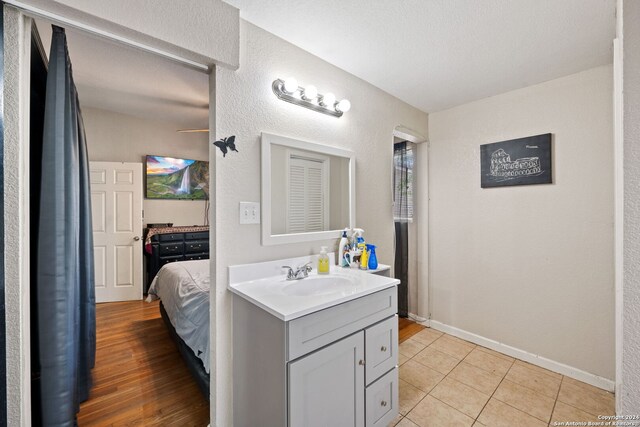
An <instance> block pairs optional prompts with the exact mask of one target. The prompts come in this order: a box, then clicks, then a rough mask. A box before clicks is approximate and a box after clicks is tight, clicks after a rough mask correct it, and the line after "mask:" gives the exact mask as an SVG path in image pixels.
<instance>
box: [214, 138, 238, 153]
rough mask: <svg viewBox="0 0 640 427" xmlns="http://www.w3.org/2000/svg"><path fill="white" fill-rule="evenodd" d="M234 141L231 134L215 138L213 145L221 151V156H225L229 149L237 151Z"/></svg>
mask: <svg viewBox="0 0 640 427" xmlns="http://www.w3.org/2000/svg"><path fill="white" fill-rule="evenodd" d="M235 141H236V136H235V135H231V136H228V137H226V138H222V139H219V140H217V141H216V142H214V143H213V145H215V146H216V147H218V148H219V149H220V151H222V157H227V153H228V152H229V150H231V151H235V152H236V153H239V151H238V150H236V142H235Z"/></svg>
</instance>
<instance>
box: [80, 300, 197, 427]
mask: <svg viewBox="0 0 640 427" xmlns="http://www.w3.org/2000/svg"><path fill="white" fill-rule="evenodd" d="M96 322H97V349H96V366H95V368H94V370H93V388H92V390H91V395H90V398H89V400H88V401H86V402H84V403H83V404H82V405H81V406H80V413H79V414H78V424H79V425H80V426H132V425H141V426H194V427H196V426H200V427H201V426H206V425H207V424H208V423H209V402H208V401H207V400H206V399H205V398H204V397H203V396H202V393H200V390H199V389H198V386H197V384H196V383H195V381H194V380H193V378H192V377H191V374H190V373H189V371H188V370H187V367H186V365H185V363H184V361H183V360H182V358H181V357H180V354H179V353H178V349H177V348H176V346H175V344H174V343H173V341H171V338H170V337H169V333H168V331H167V328H166V326H165V325H164V323H163V321H162V318H161V317H160V308H159V302H158V301H155V302H153V303H151V304H149V303H146V302H143V301H132V302H118V303H104V304H98V305H97V306H96Z"/></svg>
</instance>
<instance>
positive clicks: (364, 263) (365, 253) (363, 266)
mask: <svg viewBox="0 0 640 427" xmlns="http://www.w3.org/2000/svg"><path fill="white" fill-rule="evenodd" d="M368 268H369V245H365V247H364V249H363V250H362V255H361V256H360V270H367V269H368Z"/></svg>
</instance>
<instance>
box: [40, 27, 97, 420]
mask: <svg viewBox="0 0 640 427" xmlns="http://www.w3.org/2000/svg"><path fill="white" fill-rule="evenodd" d="M41 172H42V179H41V189H40V218H39V226H38V235H37V245H38V250H37V254H38V256H37V277H36V280H37V309H38V336H39V337H38V338H39V339H38V341H39V344H40V365H41V396H40V410H41V414H42V422H43V425H46V426H73V425H74V424H75V416H76V413H77V412H78V410H79V405H80V402H82V401H84V400H86V399H87V398H88V396H89V389H90V387H91V368H92V367H93V365H94V362H95V345H96V342H95V340H96V336H95V328H96V324H95V288H94V277H93V268H94V265H93V263H94V258H93V235H92V224H91V199H90V191H89V161H88V156H87V147H86V142H85V134H84V126H83V122H82V117H81V113H80V107H79V104H78V94H77V91H76V87H75V84H74V82H73V75H72V69H71V62H70V59H69V52H68V48H67V41H66V35H65V32H64V29H62V28H60V27H56V26H54V27H53V37H52V40H51V53H50V56H49V70H48V76H47V89H46V101H45V117H44V132H43V144H42V168H41Z"/></svg>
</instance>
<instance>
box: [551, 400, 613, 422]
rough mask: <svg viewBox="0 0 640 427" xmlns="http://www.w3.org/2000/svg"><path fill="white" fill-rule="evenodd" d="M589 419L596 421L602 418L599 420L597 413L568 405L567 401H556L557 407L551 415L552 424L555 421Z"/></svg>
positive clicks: (586, 420) (581, 420)
mask: <svg viewBox="0 0 640 427" xmlns="http://www.w3.org/2000/svg"><path fill="white" fill-rule="evenodd" d="M589 421H592V422H594V421H602V420H599V419H598V417H597V416H596V415H593V414H590V413H588V412H584V411H581V410H580V409H578V408H574V407H573V406H571V405H567V404H566V403H563V402H560V401H557V402H556V407H555V409H554V410H553V415H552V416H551V425H553V423H567V422H578V423H579V422H582V423H584V422H589Z"/></svg>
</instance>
